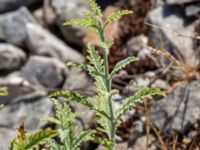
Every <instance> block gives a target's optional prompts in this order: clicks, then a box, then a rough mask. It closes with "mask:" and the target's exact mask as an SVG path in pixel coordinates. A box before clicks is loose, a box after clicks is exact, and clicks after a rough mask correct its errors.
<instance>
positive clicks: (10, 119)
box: [0, 97, 53, 149]
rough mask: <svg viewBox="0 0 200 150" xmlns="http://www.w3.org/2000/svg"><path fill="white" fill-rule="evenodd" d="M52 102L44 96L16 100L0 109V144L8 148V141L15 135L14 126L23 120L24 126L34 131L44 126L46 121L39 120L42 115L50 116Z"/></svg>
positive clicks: (3, 147) (2, 147)
mask: <svg viewBox="0 0 200 150" xmlns="http://www.w3.org/2000/svg"><path fill="white" fill-rule="evenodd" d="M52 106H53V105H52V102H51V101H50V100H49V99H48V98H45V97H42V98H39V99H38V98H37V97H35V98H33V97H32V99H24V100H18V101H17V102H13V103H11V104H10V105H8V106H6V107H5V108H4V109H3V110H1V111H0V120H1V123H0V145H1V149H8V146H9V142H10V141H11V139H12V138H14V137H16V128H17V127H18V126H19V124H20V122H21V121H24V124H25V128H26V130H27V131H29V132H34V131H36V130H38V129H41V128H42V127H44V126H45V125H46V124H47V122H46V121H41V117H42V116H52V115H53V114H52Z"/></svg>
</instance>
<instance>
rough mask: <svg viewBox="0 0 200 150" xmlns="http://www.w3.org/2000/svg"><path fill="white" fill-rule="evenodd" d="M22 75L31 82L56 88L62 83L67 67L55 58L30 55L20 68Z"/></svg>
mask: <svg viewBox="0 0 200 150" xmlns="http://www.w3.org/2000/svg"><path fill="white" fill-rule="evenodd" d="M22 75H23V76H24V77H25V78H26V79H27V80H28V81H30V82H31V83H33V84H36V85H40V86H44V87H51V88H56V87H60V86H61V85H62V84H63V82H64V80H65V78H66V75H67V68H66V67H65V65H64V64H63V63H62V62H61V61H59V60H57V59H56V58H49V57H43V56H31V57H30V58H29V60H28V62H27V63H26V64H25V66H24V67H23V68H22Z"/></svg>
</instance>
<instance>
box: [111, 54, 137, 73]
mask: <svg viewBox="0 0 200 150" xmlns="http://www.w3.org/2000/svg"><path fill="white" fill-rule="evenodd" d="M138 60H139V58H137V57H133V56H130V57H128V58H126V59H124V60H121V61H120V62H118V63H117V64H116V65H115V67H114V68H113V70H112V72H111V74H110V77H112V76H113V75H115V74H116V73H117V72H118V71H120V70H121V69H123V68H125V67H126V65H128V64H130V63H131V62H134V61H138Z"/></svg>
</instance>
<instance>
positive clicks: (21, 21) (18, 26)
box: [0, 7, 36, 46]
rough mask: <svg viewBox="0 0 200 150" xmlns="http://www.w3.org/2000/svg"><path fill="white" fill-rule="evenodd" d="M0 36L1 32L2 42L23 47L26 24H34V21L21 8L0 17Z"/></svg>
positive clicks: (24, 9)
mask: <svg viewBox="0 0 200 150" xmlns="http://www.w3.org/2000/svg"><path fill="white" fill-rule="evenodd" d="M0 18H1V19H0V23H1V24H0V34H1V30H2V31H3V33H4V35H1V36H0V38H2V40H6V41H7V42H9V43H12V44H14V45H18V46H24V42H25V37H26V30H25V26H26V24H27V23H34V24H36V21H35V19H34V17H33V16H32V14H31V13H30V12H29V10H28V9H27V8H25V7H22V8H20V9H18V10H16V11H14V12H11V13H7V14H4V15H0Z"/></svg>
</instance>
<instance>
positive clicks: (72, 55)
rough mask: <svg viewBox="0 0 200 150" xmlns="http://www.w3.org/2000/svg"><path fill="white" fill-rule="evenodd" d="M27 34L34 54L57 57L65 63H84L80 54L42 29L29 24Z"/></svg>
mask: <svg viewBox="0 0 200 150" xmlns="http://www.w3.org/2000/svg"><path fill="white" fill-rule="evenodd" d="M26 32H27V38H26V43H27V45H28V47H29V49H30V50H31V52H32V53H34V54H37V55H43V56H50V57H55V58H58V59H59V60H61V61H63V62H66V61H70V60H73V61H78V62H83V61H84V58H83V56H82V55H81V54H80V53H79V52H77V51H76V50H74V49H72V48H71V47H69V46H67V45H66V44H65V43H64V42H63V41H61V40H60V39H58V38H57V37H55V35H53V34H51V33H50V32H49V31H47V30H45V29H44V28H42V27H40V26H38V25H35V24H31V23H29V24H27V25H26Z"/></svg>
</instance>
